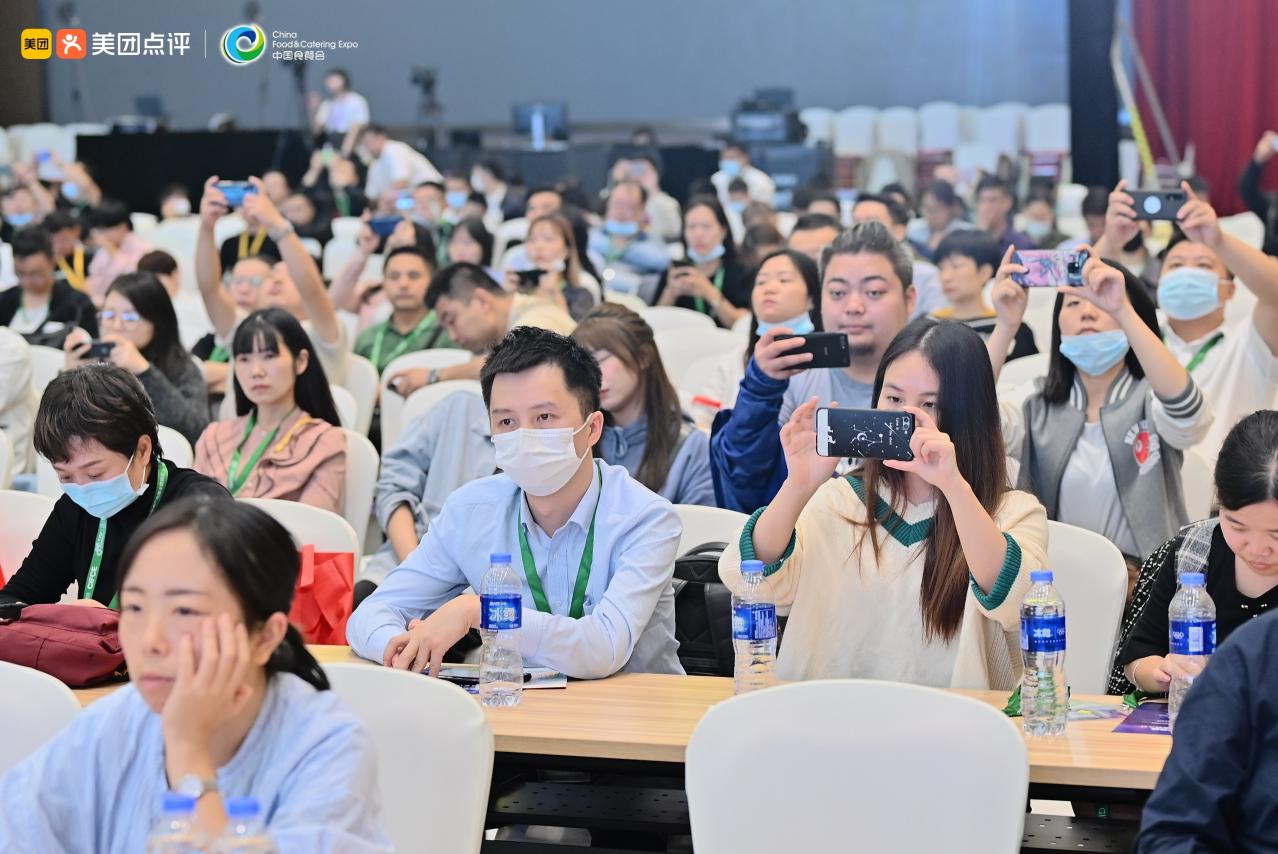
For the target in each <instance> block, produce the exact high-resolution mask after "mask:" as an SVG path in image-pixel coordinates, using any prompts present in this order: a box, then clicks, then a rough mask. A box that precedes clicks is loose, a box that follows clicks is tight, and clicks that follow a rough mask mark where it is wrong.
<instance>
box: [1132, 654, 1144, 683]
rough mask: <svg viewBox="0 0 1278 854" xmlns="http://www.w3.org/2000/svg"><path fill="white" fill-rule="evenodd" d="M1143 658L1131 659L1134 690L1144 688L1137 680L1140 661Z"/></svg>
mask: <svg viewBox="0 0 1278 854" xmlns="http://www.w3.org/2000/svg"><path fill="white" fill-rule="evenodd" d="M1143 660H1144V659H1140V658H1138V659H1136V660H1135V661H1133V662H1132V684H1133V685H1135V686H1136V690H1137V691H1143V690H1145V689H1144V688H1142V687H1140V680H1139V678H1138V677H1139V671H1140V663H1141V661H1143Z"/></svg>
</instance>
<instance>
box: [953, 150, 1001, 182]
mask: <svg viewBox="0 0 1278 854" xmlns="http://www.w3.org/2000/svg"><path fill="white" fill-rule="evenodd" d="M998 158H999V152H998V150H997V149H995V148H994V146H992V145H985V144H984V143H980V142H965V143H960V144H959V145H957V146H955V148H954V168H955V169H956V170H958V173H959V174H960V175H962V176H965V177H966V176H968V175H975V174H976V173H977V172H978V171H980V172H984V173H986V174H987V175H994V174H996V173H997V172H998Z"/></svg>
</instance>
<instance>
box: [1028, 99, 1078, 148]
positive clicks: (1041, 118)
mask: <svg viewBox="0 0 1278 854" xmlns="http://www.w3.org/2000/svg"><path fill="white" fill-rule="evenodd" d="M1025 150H1026V151H1028V152H1030V153H1035V152H1042V153H1049V154H1057V153H1061V154H1063V153H1066V152H1068V151H1069V150H1070V136H1069V104H1040V105H1039V106H1037V107H1030V109H1029V113H1028V114H1027V115H1026V117H1025Z"/></svg>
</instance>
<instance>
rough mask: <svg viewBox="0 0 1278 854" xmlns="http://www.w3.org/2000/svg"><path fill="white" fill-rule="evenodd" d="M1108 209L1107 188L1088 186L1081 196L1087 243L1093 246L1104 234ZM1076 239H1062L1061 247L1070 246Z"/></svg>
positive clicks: (1074, 243) (1075, 242)
mask: <svg viewBox="0 0 1278 854" xmlns="http://www.w3.org/2000/svg"><path fill="white" fill-rule="evenodd" d="M1108 210H1109V190H1108V189H1107V188H1105V187H1088V188H1087V195H1086V196H1083V222H1085V223H1086V224H1087V245H1088V246H1095V245H1097V244H1098V243H1100V240H1101V238H1102V237H1104V236H1105V219H1106V215H1107V211H1108ZM1074 245H1077V241H1064V242H1062V244H1061V245H1060V246H1059V248H1061V249H1065V248H1072V246H1074Z"/></svg>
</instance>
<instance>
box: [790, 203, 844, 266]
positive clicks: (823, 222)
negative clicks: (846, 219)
mask: <svg viewBox="0 0 1278 854" xmlns="http://www.w3.org/2000/svg"><path fill="white" fill-rule="evenodd" d="M842 231H843V226H842V225H840V224H839V221H838V220H837V219H835V218H834V217H832V216H830V215H829V214H824V213H805V214H803V215H802V216H800V217H799V218H798V219H797V220H795V221H794V227H793V228H791V229H790V236H789V238H787V240H786V246H787V247H788V248H790V249H793V250H794V251H795V252H802V253H803V254H804V255H807V256H808V257H809V258H811V259H812V263H813V264H816V265H818V266H820V264H821V252H822V251H823V250H824V249H825V247H827V246H829V245H830V244H831V243H833V242H834V240H835V238H837V237H838V236H839V234H840V232H842Z"/></svg>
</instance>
